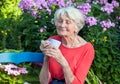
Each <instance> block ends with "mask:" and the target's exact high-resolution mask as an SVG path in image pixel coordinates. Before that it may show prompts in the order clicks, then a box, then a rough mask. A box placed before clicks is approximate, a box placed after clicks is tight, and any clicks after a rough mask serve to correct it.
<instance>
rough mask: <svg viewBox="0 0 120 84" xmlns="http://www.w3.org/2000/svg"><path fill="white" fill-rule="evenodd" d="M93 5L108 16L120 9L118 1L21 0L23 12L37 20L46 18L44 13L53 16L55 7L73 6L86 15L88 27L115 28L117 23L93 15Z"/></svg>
mask: <svg viewBox="0 0 120 84" xmlns="http://www.w3.org/2000/svg"><path fill="white" fill-rule="evenodd" d="M93 4H94V5H96V7H100V8H99V10H101V11H102V12H103V14H104V13H107V14H108V16H109V15H110V14H111V13H113V12H114V9H115V8H117V7H119V3H118V2H117V1H116V0H112V1H111V3H110V2H108V0H95V1H93V0H86V2H84V3H77V1H74V0H21V2H20V4H19V7H20V8H21V9H22V10H23V11H25V10H27V11H28V12H29V13H31V15H33V16H34V17H35V18H44V17H42V16H41V14H42V12H44V13H48V14H49V15H51V11H52V7H53V6H55V7H54V8H61V7H65V6H71V5H72V6H75V7H76V8H78V9H79V10H80V11H81V12H82V13H83V14H84V16H85V22H86V24H87V25H88V27H91V26H94V25H101V28H103V30H106V29H107V28H110V27H114V26H115V23H113V22H111V21H110V20H108V22H106V19H103V18H102V17H101V16H102V15H101V16H100V15H96V16H94V15H95V14H93V12H94V11H96V10H94V9H93V8H95V6H93ZM56 6H57V7H56ZM38 12H39V13H38ZM40 12H41V13H40ZM96 17H97V18H96ZM116 17H118V16H116ZM101 18H102V19H101ZM107 19H110V18H109V17H108V18H107ZM51 24H52V22H51ZM105 24H107V26H105ZM113 24H114V25H113ZM103 25H104V26H103ZM44 26H46V28H47V25H44ZM46 28H44V27H41V28H40V30H39V31H40V32H44V30H45V29H46Z"/></svg>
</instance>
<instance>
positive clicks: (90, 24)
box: [85, 16, 97, 26]
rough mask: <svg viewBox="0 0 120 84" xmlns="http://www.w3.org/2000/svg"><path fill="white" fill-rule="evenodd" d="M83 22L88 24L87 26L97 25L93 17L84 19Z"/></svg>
mask: <svg viewBox="0 0 120 84" xmlns="http://www.w3.org/2000/svg"><path fill="white" fill-rule="evenodd" d="M85 22H86V23H87V24H89V26H93V25H97V19H96V18H95V17H93V16H91V17H86V18H85Z"/></svg>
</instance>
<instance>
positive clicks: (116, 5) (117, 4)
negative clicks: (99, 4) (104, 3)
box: [111, 0, 119, 7]
mask: <svg viewBox="0 0 120 84" xmlns="http://www.w3.org/2000/svg"><path fill="white" fill-rule="evenodd" d="M111 4H112V5H113V6H114V7H119V3H118V2H117V1H114V0H113V1H112V3H111Z"/></svg>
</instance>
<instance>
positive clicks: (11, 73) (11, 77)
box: [0, 64, 28, 84]
mask: <svg viewBox="0 0 120 84" xmlns="http://www.w3.org/2000/svg"><path fill="white" fill-rule="evenodd" d="M3 73H4V74H3ZM26 73H28V71H27V70H26V68H21V67H18V66H16V65H14V64H0V74H1V75H0V78H2V80H1V82H0V83H5V82H6V83H7V82H9V83H10V84H16V83H23V82H24V80H23V79H21V77H22V76H21V75H22V74H26Z"/></svg>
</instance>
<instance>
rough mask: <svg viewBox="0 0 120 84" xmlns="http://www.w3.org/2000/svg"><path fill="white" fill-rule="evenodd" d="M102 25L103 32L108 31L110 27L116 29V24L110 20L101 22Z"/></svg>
mask: <svg viewBox="0 0 120 84" xmlns="http://www.w3.org/2000/svg"><path fill="white" fill-rule="evenodd" d="M100 24H101V26H102V27H103V30H107V28H110V27H115V23H113V22H111V20H110V19H108V21H102V22H100Z"/></svg>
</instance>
